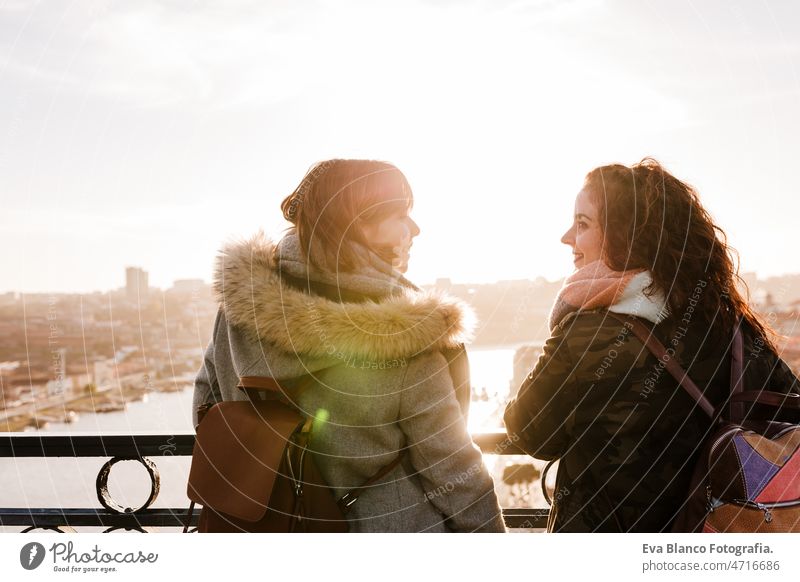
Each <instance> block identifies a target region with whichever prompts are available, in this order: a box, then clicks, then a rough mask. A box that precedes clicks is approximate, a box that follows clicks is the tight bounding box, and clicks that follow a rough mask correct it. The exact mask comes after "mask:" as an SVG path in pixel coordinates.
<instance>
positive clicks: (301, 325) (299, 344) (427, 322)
mask: <svg viewBox="0 0 800 582" xmlns="http://www.w3.org/2000/svg"><path fill="white" fill-rule="evenodd" d="M286 240H287V239H286V237H285V238H284V240H282V241H280V242H278V243H276V242H273V241H272V240H270V239H269V238H268V237H267V236H266V235H265V234H264V233H263V231H259V232H258V233H257V234H255V235H254V236H252V237H251V238H249V239H245V240H238V241H233V242H230V243H228V244H226V245H224V247H223V248H222V250H221V251H220V253H219V255H218V256H217V259H216V264H215V267H214V275H213V290H214V295H215V297H216V299H217V300H218V301H219V303H220V306H221V308H222V309H223V310H224V313H225V316H226V319H227V321H228V323H229V324H230V325H233V326H235V327H236V328H237V329H238V330H240V331H241V332H242V333H243V334H244V336H245V337H246V338H248V339H249V340H250V341H253V342H257V341H259V340H263V341H266V342H269V343H270V344H272V345H273V346H275V347H277V348H278V349H280V350H282V351H284V352H288V353H293V354H298V355H304V356H307V357H311V358H330V357H331V356H336V357H342V355H344V356H346V357H353V358H361V359H365V360H372V361H376V360H377V361H380V360H391V359H396V358H404V357H413V356H414V355H416V354H419V353H421V352H425V351H429V350H441V349H447V348H454V347H457V346H458V345H460V344H462V343H464V342H466V341H468V340H469V339H470V337H471V334H472V331H473V328H474V315H473V312H472V310H471V309H470V308H469V307H468V306H467V305H466V304H464V303H463V302H461V301H459V300H457V299H455V298H453V297H449V296H447V295H444V294H442V293H438V292H432V291H420V290H417V289H413V288H408V287H405V288H401V289H400V290H395V291H394V292H393V293H391V294H388V295H386V296H384V297H381V298H379V299H375V300H370V301H366V302H363V303H338V302H336V301H332V300H330V299H327V298H325V297H322V296H318V295H310V294H308V293H304V292H303V291H301V290H298V289H297V288H296V287H291V286H289V285H287V284H286V283H285V282H283V281H282V280H281V278H280V272H281V270H282V269H283V268H284V267H283V264H282V262H281V258H279V257H281V255H282V253H283V250H285V249H286V248H292V246H291V245H289V246H287V245H283V244H282V243H284V242H285V241H286ZM295 246H296V245H295ZM276 251H277V252H276ZM283 254H285V253H283ZM292 259H293V260H294V261H297V259H298V257H297V256H294V257H292ZM374 273H377V271H375V272H374ZM374 273H371V274H374ZM339 275H340V277H339V278H338V279H337V280H339V282H340V283H341V282H342V280H344V284H345V285H346V284H347V283H348V281H347V280H346V278H344V277H342V276H341V275H342V274H339ZM360 276H361V277H362V278H363V275H360ZM373 278H374V279H381V275H379V274H374V277H373Z"/></svg>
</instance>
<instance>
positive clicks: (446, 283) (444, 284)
mask: <svg viewBox="0 0 800 582" xmlns="http://www.w3.org/2000/svg"><path fill="white" fill-rule="evenodd" d="M452 286H453V282H452V281H450V279H448V278H446V277H443V278H441V279H436V283H434V287H436V288H437V289H441V290H442V291H448V290H449V289H450V287H452Z"/></svg>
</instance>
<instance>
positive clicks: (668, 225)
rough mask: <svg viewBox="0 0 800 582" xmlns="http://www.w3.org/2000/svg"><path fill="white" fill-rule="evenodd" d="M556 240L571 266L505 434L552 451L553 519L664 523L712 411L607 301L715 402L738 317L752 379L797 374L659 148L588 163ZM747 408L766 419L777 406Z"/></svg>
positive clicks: (637, 525) (679, 498)
mask: <svg viewBox="0 0 800 582" xmlns="http://www.w3.org/2000/svg"><path fill="white" fill-rule="evenodd" d="M562 242H564V243H565V244H568V245H569V246H571V247H572V249H573V257H574V264H575V267H576V271H575V272H574V273H573V274H572V275H571V276H570V277H568V278H567V279H566V281H565V283H564V286H563V288H562V290H561V291H560V293H559V296H558V299H557V300H556V303H555V305H554V307H553V310H552V313H551V316H550V329H551V337H550V338H549V339H548V340H547V342H546V343H545V345H544V349H543V353H542V355H541V356H540V358H539V361H538V362H537V364H536V366H535V368H534V369H533V371H532V372H531V373H530V374H529V375H528V377H527V378H526V379H525V381H524V382H523V384H522V386H521V387H520V388H519V391H518V394H517V396H516V398H515V399H514V400H512V401H511V402H510V403H509V404H508V406H507V408H506V412H505V423H506V427H507V430H508V433H509V435H510V436H511V437H512V439H513V438H515V437H516V438H518V439H519V442H520V443H521V446H522V448H523V449H524V450H525V451H526V452H528V453H529V454H530V455H532V456H534V457H536V458H539V459H544V460H551V459H560V462H559V467H558V475H557V479H556V482H557V483H556V495H555V500H554V505H553V508H552V511H551V516H550V521H549V523H548V530H549V531H564V532H566V531H575V532H591V531H638V532H653V531H665V530H668V529H669V528H670V526H671V523H672V522H673V520H674V519H675V516H676V514H677V512H678V510H679V509H680V508H681V505H682V504H683V503H684V501H685V500H686V498H687V494H688V491H689V488H690V487H689V486H690V478H691V475H692V471H693V468H694V465H695V462H696V460H697V458H698V454H699V448H700V445H701V443H702V442H703V440H704V439H705V437H706V436H707V435H708V434H709V430H710V428H711V421H710V419H709V417H708V416H707V415H706V414H705V413H704V412H703V411H702V410H701V409H699V407H698V406H697V405H696V403H695V401H694V400H693V399H692V398H691V397H690V396H689V395H688V394H687V393H686V392H685V390H684V389H683V388H681V386H680V385H679V384H678V383H677V382H676V380H675V379H674V378H673V377H672V376H671V375H670V374H669V372H667V371H666V370H665V369H664V368H663V367H661V366H659V365H658V360H657V359H656V357H655V356H653V355H651V353H650V352H649V351H648V350H647V348H645V347H644V346H643V344H642V343H641V342H640V341H639V340H638V339H637V338H636V336H635V335H634V334H633V333H632V332H631V326H630V324H629V323H628V324H627V325H626V323H623V322H621V321H620V320H618V319H616V318H615V317H612V316H611V315H610V314H609V312H611V313H616V314H618V315H621V316H634V317H635V318H638V319H639V320H640V321H642V322H644V323H645V324H646V325H647V326H648V327H650V328H651V329H652V333H653V334H654V335H655V336H656V338H658V339H659V340H660V341H661V343H662V344H663V345H664V346H665V347H667V348H668V349H669V350H670V353H671V355H672V357H673V358H674V359H675V360H676V361H677V362H678V363H679V364H680V365H681V366H682V367H683V368H684V369H685V370H687V372H688V375H689V377H690V378H691V379H692V380H693V381H694V383H695V384H697V385H698V386H700V387H701V389H704V394H705V396H706V398H708V399H709V400H710V401H711V402H712V403H713V404H714V405H720V404H722V403H723V402H724V401H725V399H726V398H727V395H728V393H729V386H730V345H731V338H732V336H733V331H734V326H735V325H736V322H737V321H739V320H740V318H741V322H742V323H741V327H742V331H743V337H744V355H745V362H744V363H745V377H744V378H745V386H746V389H747V390H758V389H764V390H770V391H775V392H781V393H789V392H795V393H797V392H800V382H798V380H797V378H796V377H795V376H794V374H793V373H792V371H791V370H790V369H789V367H788V366H787V365H786V363H785V362H783V361H782V360H781V359H780V358H779V357H778V356H777V355H776V348H775V345H774V343H773V341H772V339H771V336H772V333H771V331H770V330H769V329H768V328H767V326H766V325H765V324H764V323H762V322H761V321H760V319H759V317H758V316H757V315H756V314H755V313H754V312H753V311H752V309H751V308H750V307H749V305H748V304H747V302H746V300H745V298H744V297H743V295H742V293H741V292H740V290H739V288H738V287H737V283H742V282H741V280H740V279H739V277H738V275H737V273H736V270H735V267H734V263H733V260H732V257H731V254H732V250H731V249H730V248H729V247H728V246H727V244H726V242H725V235H724V233H723V231H722V230H721V229H720V228H719V227H717V226H716V225H715V224H714V222H713V221H712V219H711V217H710V215H709V214H708V213H707V212H706V211H705V209H704V208H703V207H702V205H701V204H700V201H699V199H698V195H697V193H696V192H695V191H694V190H693V189H692V188H691V186H689V185H687V184H685V183H683V182H681V181H680V180H678V179H677V178H675V177H674V176H672V175H670V174H669V173H668V172H666V171H665V170H664V168H663V167H662V166H660V165H659V164H658V163H657V162H655V161H654V160H650V159H646V160H643V161H642V162H641V163H639V164H636V165H634V166H632V167H626V166H622V165H611V166H604V167H600V168H597V169H595V170H593V171H592V172H590V173H589V174H588V176H587V177H586V181H585V184H584V187H583V189H582V190H581V191H580V192H579V194H578V196H577V199H576V202H575V216H574V222H573V225H572V226H571V227H570V229H569V230H568V231H567V232H566V233H565V235H564V236H563V238H562ZM742 284H743V283H742ZM747 412H748V415H749V417H750V418H756V417H759V418H764V417H766V418H772V415H773V414H774V409H769V410H767V409H765V408H764V407H762V406H761V405H754V406H752V407H751V409H749V410H748V411H747ZM788 414H789V416H786V417H784V419H785V420H793V421H796V420H797V417H796V413H788ZM792 416H793V417H792Z"/></svg>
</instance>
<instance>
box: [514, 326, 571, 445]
mask: <svg viewBox="0 0 800 582" xmlns="http://www.w3.org/2000/svg"><path fill="white" fill-rule="evenodd" d="M562 325H563V324H562ZM562 325H559V326H558V327H556V329H555V330H554V332H553V335H552V336H551V337H550V338H549V339H548V340H547V341H546V342H545V344H544V347H543V350H542V354H541V355H540V356H539V360H538V361H537V362H536V366H535V367H534V369H533V370H532V371H531V373H530V374H528V376H527V377H526V378H525V380H524V381H523V382H522V385H521V386H520V387H519V390H518V392H517V396H516V397H515V398H513V399H512V400H511V401H510V402H509V403H508V405H507V406H506V411H505V415H504V420H505V423H506V430H507V432H508V435H509V438H510V440H511V441H512V442H517V443H518V444H519V446H520V447H521V448H522V449H523V450H524V451H525V452H526V453H528V454H529V455H531V456H533V457H536V458H537V459H543V460H546V461H549V460H552V459H557V458H559V457H561V456H562V454H563V453H564V452H565V450H566V448H567V445H568V434H567V433H568V430H567V422H568V418H569V417H570V415H571V414H572V411H573V409H574V405H575V404H576V401H575V397H576V394H577V390H576V386H577V381H576V378H575V363H574V361H573V359H572V357H571V355H570V352H569V347H568V345H567V336H566V334H565V332H564V328H563V326H562Z"/></svg>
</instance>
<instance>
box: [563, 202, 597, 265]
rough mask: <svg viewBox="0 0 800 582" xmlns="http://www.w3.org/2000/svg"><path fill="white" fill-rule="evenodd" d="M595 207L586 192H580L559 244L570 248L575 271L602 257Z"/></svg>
mask: <svg viewBox="0 0 800 582" xmlns="http://www.w3.org/2000/svg"><path fill="white" fill-rule="evenodd" d="M599 214H600V213H599V212H598V209H597V205H596V204H595V203H594V201H593V200H592V198H591V195H590V194H589V192H588V191H586V190H585V189H584V190H581V191H580V192H578V196H577V197H576V198H575V217H574V220H573V222H572V226H571V227H570V228H569V230H568V231H567V232H565V233H564V236H562V237H561V242H562V243H564V244H566V245H569V246H571V247H572V256H573V263H574V265H575V268H576V269H580V268H581V267H585V266H586V265H588V264H589V263H593V262H595V261H597V260H600V259H601V258H602V256H603V229H602V228H601V225H600V221H599Z"/></svg>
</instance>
